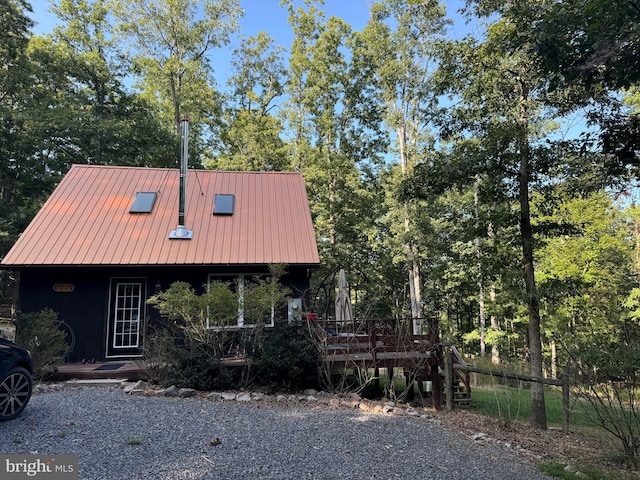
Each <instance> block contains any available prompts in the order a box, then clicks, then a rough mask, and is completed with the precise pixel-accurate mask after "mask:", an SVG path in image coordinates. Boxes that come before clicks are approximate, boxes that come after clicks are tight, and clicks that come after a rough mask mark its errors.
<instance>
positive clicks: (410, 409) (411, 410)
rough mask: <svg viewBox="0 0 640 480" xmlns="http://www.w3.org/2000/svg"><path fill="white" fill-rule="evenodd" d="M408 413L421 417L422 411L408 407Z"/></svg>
mask: <svg viewBox="0 0 640 480" xmlns="http://www.w3.org/2000/svg"><path fill="white" fill-rule="evenodd" d="M407 415H409V416H410V417H419V416H420V412H418V411H417V410H416V409H415V408H407Z"/></svg>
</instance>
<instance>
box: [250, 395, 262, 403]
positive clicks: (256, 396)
mask: <svg viewBox="0 0 640 480" xmlns="http://www.w3.org/2000/svg"><path fill="white" fill-rule="evenodd" d="M264 399H265V396H264V393H254V394H253V395H252V396H251V400H253V401H254V402H262V401H263V400H264Z"/></svg>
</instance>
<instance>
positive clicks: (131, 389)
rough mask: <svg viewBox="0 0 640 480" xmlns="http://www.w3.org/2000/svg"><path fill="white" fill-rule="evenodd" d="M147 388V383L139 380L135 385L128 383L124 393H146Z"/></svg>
mask: <svg viewBox="0 0 640 480" xmlns="http://www.w3.org/2000/svg"><path fill="white" fill-rule="evenodd" d="M146 389H147V384H146V383H145V382H143V381H142V380H138V381H137V382H136V383H134V384H133V385H127V386H125V387H124V389H123V390H124V393H128V394H129V395H144V392H145V390H146Z"/></svg>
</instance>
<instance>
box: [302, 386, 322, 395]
mask: <svg viewBox="0 0 640 480" xmlns="http://www.w3.org/2000/svg"><path fill="white" fill-rule="evenodd" d="M302 394H303V395H304V396H305V397H317V396H318V391H317V390H314V389H313V388H307V389H306V390H305V391H304V392H302Z"/></svg>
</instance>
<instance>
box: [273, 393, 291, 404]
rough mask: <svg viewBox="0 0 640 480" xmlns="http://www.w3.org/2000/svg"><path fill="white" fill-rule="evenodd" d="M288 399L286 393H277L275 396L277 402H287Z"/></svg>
mask: <svg viewBox="0 0 640 480" xmlns="http://www.w3.org/2000/svg"><path fill="white" fill-rule="evenodd" d="M288 400H289V399H288V397H287V396H286V395H278V396H277V397H276V402H277V403H287V401H288Z"/></svg>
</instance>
